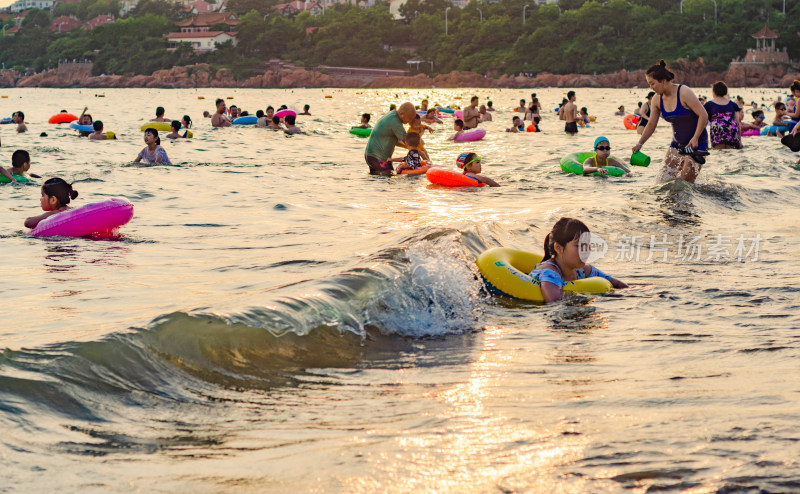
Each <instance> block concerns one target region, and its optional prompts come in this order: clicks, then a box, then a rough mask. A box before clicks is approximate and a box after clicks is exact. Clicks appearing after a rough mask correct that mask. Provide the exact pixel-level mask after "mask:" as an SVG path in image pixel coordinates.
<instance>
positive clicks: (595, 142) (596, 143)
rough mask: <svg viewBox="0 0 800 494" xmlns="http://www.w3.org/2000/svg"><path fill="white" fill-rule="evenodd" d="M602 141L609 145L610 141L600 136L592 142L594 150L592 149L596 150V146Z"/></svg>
mask: <svg viewBox="0 0 800 494" xmlns="http://www.w3.org/2000/svg"><path fill="white" fill-rule="evenodd" d="M603 141H606V142H608V143H609V144H611V141H609V140H608V138H606V137H603V136H600V137H598V138H597V139H595V140H594V148H593V149H597V145H598V144H600V143H601V142H603Z"/></svg>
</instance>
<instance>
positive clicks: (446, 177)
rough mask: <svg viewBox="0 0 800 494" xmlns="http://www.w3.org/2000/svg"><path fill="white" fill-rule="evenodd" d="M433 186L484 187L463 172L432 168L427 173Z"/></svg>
mask: <svg viewBox="0 0 800 494" xmlns="http://www.w3.org/2000/svg"><path fill="white" fill-rule="evenodd" d="M425 176H426V177H428V180H429V181H430V182H431V183H432V184H436V185H444V186H445V187H483V186H484V184H483V183H481V182H480V181H478V179H476V178H472V177H468V176H467V175H464V174H463V173H461V172H456V171H453V170H443V169H441V168H431V169H430V170H428V171H427V172H426V173H425Z"/></svg>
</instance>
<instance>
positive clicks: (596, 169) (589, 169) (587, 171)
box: [583, 158, 608, 177]
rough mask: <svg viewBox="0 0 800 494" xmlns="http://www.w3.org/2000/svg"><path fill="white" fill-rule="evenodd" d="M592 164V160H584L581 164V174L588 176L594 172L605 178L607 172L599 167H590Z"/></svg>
mask: <svg viewBox="0 0 800 494" xmlns="http://www.w3.org/2000/svg"><path fill="white" fill-rule="evenodd" d="M593 162H594V158H586V161H584V162H583V174H584V175H589V174H592V173H594V172H598V173H599V174H600V175H602V176H604V177H607V176H608V170H606V169H605V168H600V167H599V166H592V163H593Z"/></svg>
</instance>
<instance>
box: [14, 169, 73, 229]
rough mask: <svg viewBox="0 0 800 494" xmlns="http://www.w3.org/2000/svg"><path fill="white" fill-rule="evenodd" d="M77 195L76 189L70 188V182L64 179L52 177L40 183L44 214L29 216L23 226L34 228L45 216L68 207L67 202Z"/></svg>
mask: <svg viewBox="0 0 800 494" xmlns="http://www.w3.org/2000/svg"><path fill="white" fill-rule="evenodd" d="M76 197H78V191H77V190H73V189H72V184H69V183H67V182H66V181H64V179H61V178H59V177H53V178H51V179H48V180H47V181H45V183H44V184H42V198H41V201H40V204H41V206H42V210H43V211H44V214H40V215H39V216H31V217H30V218H26V219H25V228H36V225H38V224H39V222H40V221H42V220H43V219H45V218H48V217H50V216H53V215H55V214H58V213H61V212H63V211H66V210H67V209H69V202H70V200H72V199H75V198H76Z"/></svg>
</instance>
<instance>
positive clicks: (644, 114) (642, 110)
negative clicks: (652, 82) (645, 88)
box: [636, 91, 656, 135]
mask: <svg viewBox="0 0 800 494" xmlns="http://www.w3.org/2000/svg"><path fill="white" fill-rule="evenodd" d="M655 94H656V92H655V91H650V92H649V93H647V98H645V100H644V103H642V106H640V107H639V122H638V123H637V124H636V132H637V133H638V134H639V135H641V134H642V132H644V128H645V127H646V126H647V122H648V121H649V120H650V104H651V103H650V102H651V101H652V99H653V96H655Z"/></svg>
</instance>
